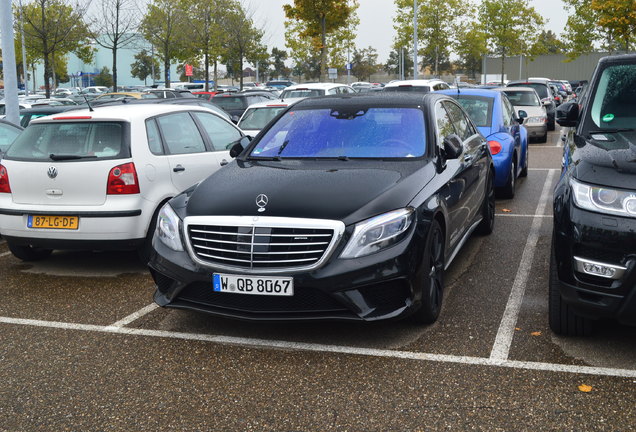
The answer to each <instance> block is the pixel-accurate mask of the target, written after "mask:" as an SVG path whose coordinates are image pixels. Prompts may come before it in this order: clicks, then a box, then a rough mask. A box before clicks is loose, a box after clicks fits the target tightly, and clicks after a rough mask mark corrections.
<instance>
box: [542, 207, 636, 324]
mask: <svg viewBox="0 0 636 432" xmlns="http://www.w3.org/2000/svg"><path fill="white" fill-rule="evenodd" d="M554 234H555V239H554V240H555V241H554V252H555V258H556V264H557V270H558V276H559V280H560V282H561V284H560V285H561V287H560V288H561V297H562V298H563V300H564V301H565V302H567V303H568V304H569V305H571V306H572V308H573V309H574V310H575V311H576V313H577V314H578V315H581V316H584V317H588V318H593V319H597V318H613V319H616V320H618V321H619V322H621V323H623V324H628V325H636V220H634V219H631V218H624V217H618V216H610V215H603V214H600V213H594V212H590V211H586V210H582V209H579V208H578V207H576V206H574V205H573V204H572V203H571V202H570V203H568V205H565V206H564V207H563V208H562V209H561V211H560V212H557V211H556V209H555V225H554ZM575 257H576V258H575ZM583 262H585V263H588V264H589V263H596V264H597V265H601V266H604V267H614V268H615V269H618V270H619V271H617V272H616V273H615V275H614V276H612V277H603V276H599V275H595V274H590V273H593V272H586V271H585V270H584V268H583V264H582V263H583Z"/></svg>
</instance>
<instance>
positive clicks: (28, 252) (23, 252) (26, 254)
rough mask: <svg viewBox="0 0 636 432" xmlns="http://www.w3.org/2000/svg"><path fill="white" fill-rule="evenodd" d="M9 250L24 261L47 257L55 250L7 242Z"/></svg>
mask: <svg viewBox="0 0 636 432" xmlns="http://www.w3.org/2000/svg"><path fill="white" fill-rule="evenodd" d="M7 245H8V246H9V250H10V251H11V253H12V254H13V255H14V256H15V257H16V258H19V259H21V260H22V261H40V260H43V259H44V258H47V257H48V256H49V255H51V252H53V250H52V249H43V248H36V247H33V246H30V245H17V244H14V243H11V242H7Z"/></svg>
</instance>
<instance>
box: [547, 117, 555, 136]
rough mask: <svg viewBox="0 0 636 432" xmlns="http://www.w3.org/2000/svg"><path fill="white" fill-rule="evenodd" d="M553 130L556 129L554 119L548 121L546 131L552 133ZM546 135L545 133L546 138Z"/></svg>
mask: <svg viewBox="0 0 636 432" xmlns="http://www.w3.org/2000/svg"><path fill="white" fill-rule="evenodd" d="M555 129H556V121H555V120H554V119H552V120H548V130H549V131H553V130H555ZM547 135H548V134H547V133H546V136H547Z"/></svg>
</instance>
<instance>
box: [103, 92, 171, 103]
mask: <svg viewBox="0 0 636 432" xmlns="http://www.w3.org/2000/svg"><path fill="white" fill-rule="evenodd" d="M123 98H132V99H152V98H154V99H158V98H159V96H158V95H157V94H156V92H155V93H153V92H146V93H141V92H116V93H102V94H100V95H99V96H97V97H96V98H95V101H105V100H109V99H123Z"/></svg>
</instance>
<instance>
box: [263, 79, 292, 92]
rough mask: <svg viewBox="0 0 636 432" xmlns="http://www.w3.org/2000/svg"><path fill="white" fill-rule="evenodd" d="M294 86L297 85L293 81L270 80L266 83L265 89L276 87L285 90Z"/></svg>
mask: <svg viewBox="0 0 636 432" xmlns="http://www.w3.org/2000/svg"><path fill="white" fill-rule="evenodd" d="M293 85H296V83H295V82H294V81H291V80H270V81H267V82H266V83H265V87H274V88H276V89H279V90H283V89H285V88H287V87H289V86H293Z"/></svg>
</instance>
